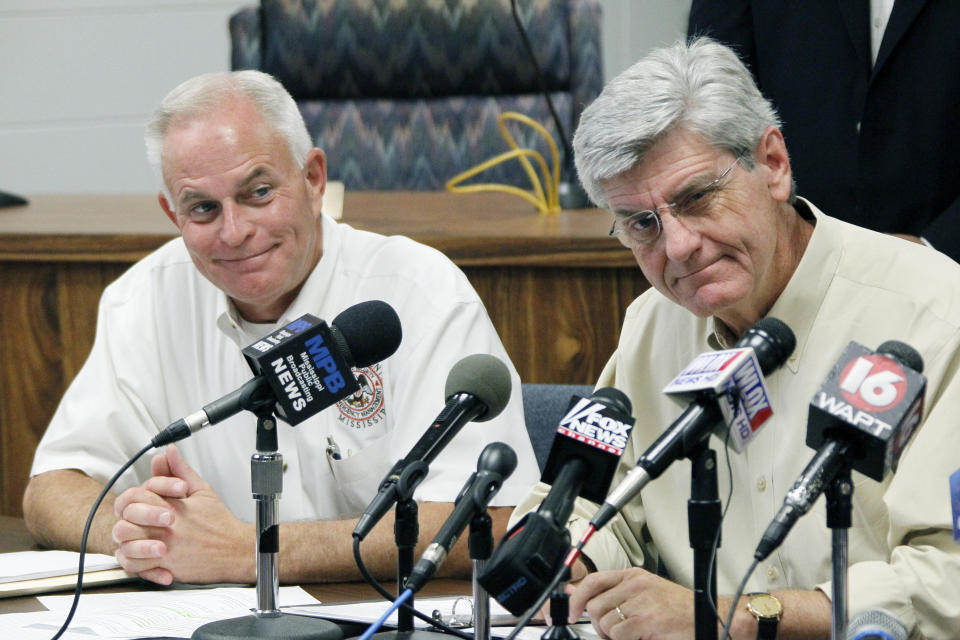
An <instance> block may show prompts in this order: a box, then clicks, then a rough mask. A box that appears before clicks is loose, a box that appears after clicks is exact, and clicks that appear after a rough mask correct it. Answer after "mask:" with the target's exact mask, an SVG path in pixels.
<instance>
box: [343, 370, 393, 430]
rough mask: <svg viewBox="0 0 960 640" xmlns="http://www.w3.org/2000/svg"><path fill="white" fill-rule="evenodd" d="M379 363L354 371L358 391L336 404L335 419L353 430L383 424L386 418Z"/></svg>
mask: <svg viewBox="0 0 960 640" xmlns="http://www.w3.org/2000/svg"><path fill="white" fill-rule="evenodd" d="M381 372H382V368H381V366H380V363H377V364H375V365H373V366H372V367H364V368H362V369H354V370H353V373H354V375H355V376H356V377H357V382H359V383H360V390H359V391H357V392H356V393H354V394H352V395H350V396H347V397H346V398H344V399H343V400H341V401H340V402H338V403H337V409H339V410H340V415H338V416H337V419H338V420H340V422H343V423H345V424H347V425H349V426H350V427H352V428H354V429H367V428H370V427H372V426H374V425H376V424H379V423H381V422H383V419H384V417H385V416H386V410H385V409H384V398H383V378H381V377H380V374H381Z"/></svg>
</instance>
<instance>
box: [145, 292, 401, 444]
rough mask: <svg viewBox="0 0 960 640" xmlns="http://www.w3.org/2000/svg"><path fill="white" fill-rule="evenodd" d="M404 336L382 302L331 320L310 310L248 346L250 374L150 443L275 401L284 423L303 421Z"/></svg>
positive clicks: (343, 393)
mask: <svg viewBox="0 0 960 640" xmlns="http://www.w3.org/2000/svg"><path fill="white" fill-rule="evenodd" d="M401 336H402V331H401V329H400V318H398V317H397V312H396V311H394V310H393V307H391V306H390V305H389V304H387V303H386V302H383V301H381V300H369V301H367V302H361V303H359V304H355V305H353V306H352V307H349V308H347V309H345V310H344V311H342V312H341V313H340V314H339V315H338V316H337V317H336V318H334V319H333V322H332V323H330V325H327V323H326V322H324V321H323V320H320V319H319V318H316V317H314V316H312V315H310V314H305V315H303V316H301V317H299V318H297V319H296V320H294V321H293V322H291V323H290V324H288V325H286V326H284V327H281V328H280V329H277V330H276V331H274V332H273V333H271V334H269V335H267V336H264V337H263V338H261V339H260V340H258V341H257V342H255V343H253V344H252V345H250V346H248V347H246V348H245V349H243V351H242V353H243V355H244V357H245V358H246V360H247V364H248V365H249V366H250V369H251V370H252V371H253V373H254V378H253V379H251V380H248V381H247V382H246V383H244V384H243V385H242V386H241V387H240V388H239V389H237V390H236V391H232V392H231V393H228V394H227V395H225V396H223V397H222V398H219V399H217V400H214V401H213V402H211V403H210V404H208V405H206V406H204V407H203V408H202V409H200V410H199V411H196V412H194V413H192V414H190V415H188V416H186V417H185V418H181V419H180V420H177V421H176V422H174V423H172V424H171V425H170V426H168V427H167V428H166V429H164V430H163V431H161V432H160V433H158V434H157V435H156V436H154V437H153V439H152V440H151V441H150V442H151V444H153V446H155V447H160V446H163V445H166V444H170V443H171V442H177V441H178V440H182V439H184V438H186V437H188V436H190V435H192V434H194V433H196V432H197V431H199V430H200V429H203V428H205V427H207V426H209V425H212V424H217V423H218V422H222V421H223V420H226V419H227V418H229V417H231V416H234V415H236V414H238V413H240V412H241V411H244V410H247V411H256V410H258V409H261V408H266V407H270V406H271V405H272V406H273V411H274V413H276V414H277V416H278V417H280V418H281V419H282V420H284V421H285V422H287V423H289V424H291V425H296V424H299V423H300V422H303V421H304V420H306V419H307V418H310V417H312V416H314V415H316V414H317V413H319V412H320V411H322V410H324V409H326V408H327V407H329V406H331V405H333V404H335V403H337V402H339V401H340V400H342V399H343V398H346V397H347V396H349V395H350V394H352V393H355V392H356V391H357V390H358V389H359V388H360V385H359V383H358V382H357V380H356V378H355V377H354V375H353V372H352V371H351V368H353V367H366V366H369V365H371V364H373V363H375V362H380V361H381V360H384V359H385V358H388V357H389V356H391V355H392V354H393V353H394V352H395V351H396V350H397V347H399V346H400V339H401Z"/></svg>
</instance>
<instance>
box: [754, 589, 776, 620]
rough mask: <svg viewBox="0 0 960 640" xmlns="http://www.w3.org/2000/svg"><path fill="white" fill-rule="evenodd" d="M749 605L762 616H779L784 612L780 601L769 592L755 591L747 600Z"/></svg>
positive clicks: (755, 612)
mask: <svg viewBox="0 0 960 640" xmlns="http://www.w3.org/2000/svg"><path fill="white" fill-rule="evenodd" d="M747 607H748V608H749V609H750V611H752V612H753V613H754V614H756V615H758V616H760V617H761V618H779V617H780V614H781V613H782V612H783V606H781V604H780V601H779V600H777V599H776V598H774V597H773V596H772V595H770V594H769V593H755V594H753V595H751V596H750V599H749V600H748V601H747Z"/></svg>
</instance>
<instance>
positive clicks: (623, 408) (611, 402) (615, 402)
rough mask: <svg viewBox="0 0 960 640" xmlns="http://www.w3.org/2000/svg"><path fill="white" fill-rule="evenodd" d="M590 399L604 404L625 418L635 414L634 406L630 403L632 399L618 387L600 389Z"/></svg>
mask: <svg viewBox="0 0 960 640" xmlns="http://www.w3.org/2000/svg"><path fill="white" fill-rule="evenodd" d="M590 398H591V399H593V400H596V401H597V402H602V403H603V404H605V405H607V406H608V407H610V408H611V409H615V410H616V411H617V412H619V413H622V414H623V415H625V416H629V415H630V414H631V413H633V405H632V404H631V403H630V398H628V397H627V394H625V393H624V392H623V391H620V389H617V388H616V387H600V388H599V389H596V390H594V392H593V393H591V394H590Z"/></svg>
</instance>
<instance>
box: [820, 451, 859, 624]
mask: <svg viewBox="0 0 960 640" xmlns="http://www.w3.org/2000/svg"><path fill="white" fill-rule="evenodd" d="M824 494H825V495H826V499H827V527H829V528H830V532H831V541H832V544H833V549H832V551H833V554H832V567H833V598H832V604H833V624H832V626H831V627H830V638H831V640H842V639H843V638H844V637H846V632H847V631H846V630H847V562H848V558H847V549H848V546H847V531H848V529H849V528H850V525H851V524H852V522H853V480H852V479H851V475H850V463H849V461H847V460H844V464H843V466H842V467H841V468H840V470H839V471H837V474H836V475H835V476H834V478H833V480H832V481H831V482H830V484H829V486H828V487H827V488H826V489H825V490H824Z"/></svg>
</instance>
